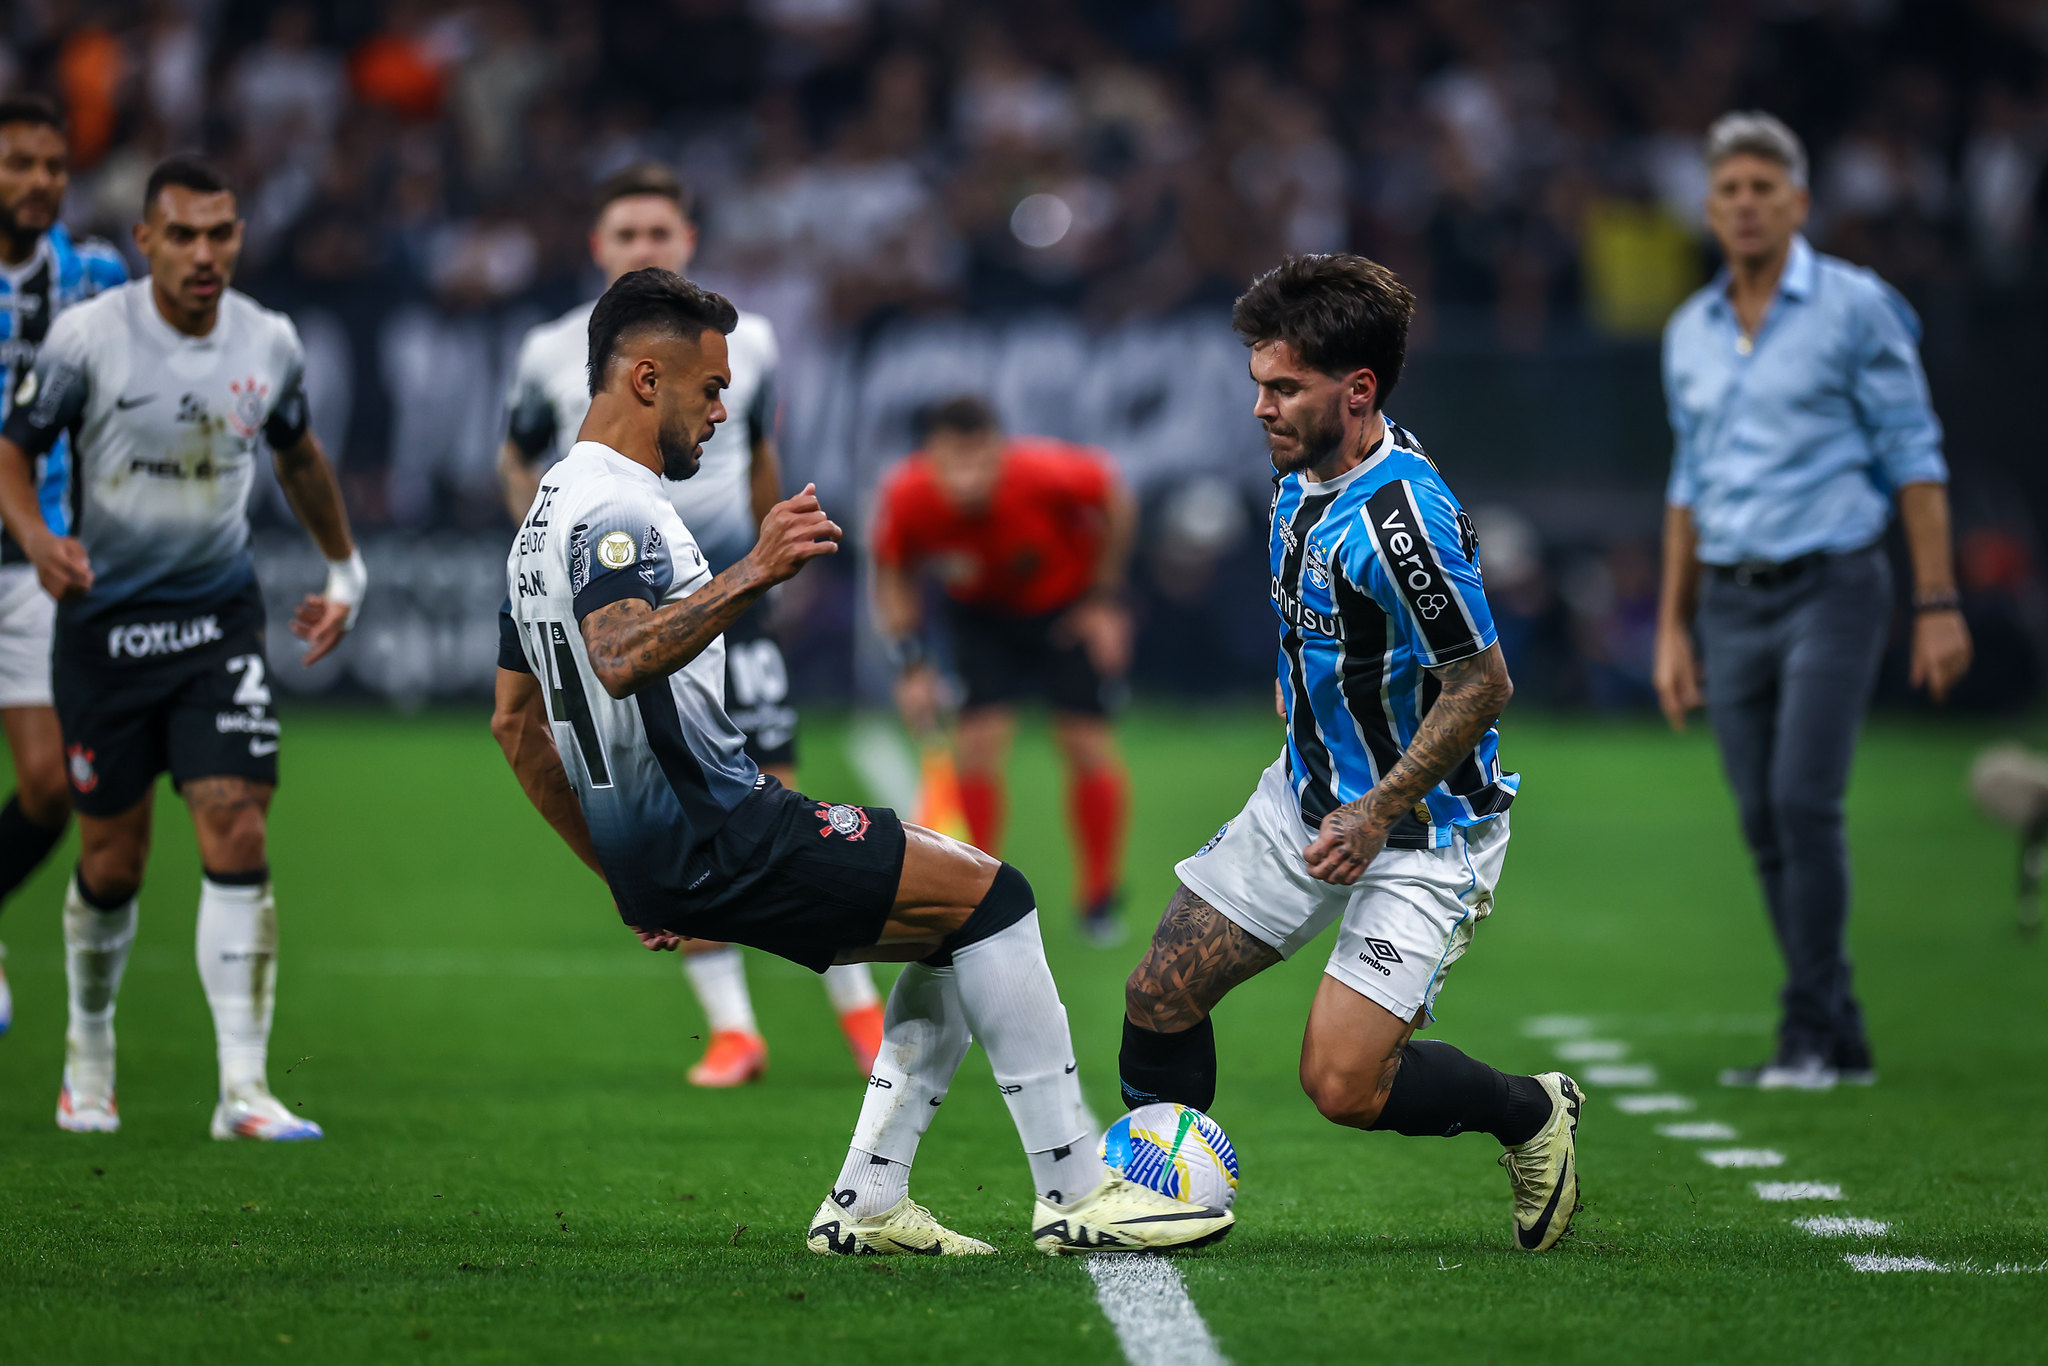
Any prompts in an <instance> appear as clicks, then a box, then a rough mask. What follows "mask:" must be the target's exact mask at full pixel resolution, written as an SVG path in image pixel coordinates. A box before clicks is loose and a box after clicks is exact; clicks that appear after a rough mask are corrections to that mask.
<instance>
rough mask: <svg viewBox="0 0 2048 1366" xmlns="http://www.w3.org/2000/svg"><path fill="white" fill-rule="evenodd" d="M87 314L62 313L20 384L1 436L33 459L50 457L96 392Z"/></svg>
mask: <svg viewBox="0 0 2048 1366" xmlns="http://www.w3.org/2000/svg"><path fill="white" fill-rule="evenodd" d="M82 313H83V310H79V309H71V310H67V311H66V312H63V313H59V314H58V315H57V321H56V322H54V323H52V324H51V325H50V335H49V336H47V337H45V338H44V339H43V344H42V346H41V348H40V349H39V350H37V352H36V363H35V365H34V366H33V367H32V368H30V369H29V370H28V372H27V373H25V374H24V375H23V376H22V377H21V381H20V383H19V384H17V385H16V386H15V389H14V394H13V406H12V411H10V412H9V413H8V414H7V424H6V426H5V427H0V436H5V437H6V438H7V439H8V440H9V441H12V442H13V443H14V444H15V445H17V446H19V447H21V448H22V450H24V451H26V452H27V453H28V454H29V455H30V456H31V457H34V456H38V455H46V454H48V453H49V450H50V448H51V447H52V446H54V445H56V444H57V438H58V437H59V436H62V435H63V434H64V433H65V432H67V431H72V430H75V429H76V428H77V426H78V423H79V421H80V419H81V418H83V417H84V415H85V402H86V399H87V398H89V397H90V396H91V394H92V366H91V355H92V350H91V346H90V339H89V338H88V337H87V336H86V334H85V324H84V322H83V320H82V316H81V315H82Z"/></svg>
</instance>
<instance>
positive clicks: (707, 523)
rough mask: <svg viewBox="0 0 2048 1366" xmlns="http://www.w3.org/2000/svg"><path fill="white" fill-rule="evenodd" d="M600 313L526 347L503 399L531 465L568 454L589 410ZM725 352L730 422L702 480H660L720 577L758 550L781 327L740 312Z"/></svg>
mask: <svg viewBox="0 0 2048 1366" xmlns="http://www.w3.org/2000/svg"><path fill="white" fill-rule="evenodd" d="M596 307H597V305H596V304H595V303H588V304H584V305H582V306H580V307H577V308H572V309H570V310H569V311H568V312H567V313H564V314H563V315H562V316H561V317H559V318H557V319H555V320H554V321H553V322H550V323H542V324H541V325H540V326H539V327H536V328H534V329H533V330H532V331H531V332H528V333H527V334H526V340H525V341H523V342H521V343H520V346H519V359H518V361H517V363H516V364H515V365H514V366H513V373H512V391H511V393H510V394H509V395H508V396H507V399H506V403H507V405H508V407H509V409H510V413H509V416H508V419H507V434H508V437H509V439H510V440H511V442H512V443H513V444H514V445H515V446H517V447H518V448H519V451H520V453H521V454H522V455H524V456H525V457H526V459H527V460H528V461H531V462H536V463H539V464H541V465H542V466H543V467H545V466H546V465H550V464H553V463H554V462H555V461H556V460H558V459H560V458H561V457H562V456H563V455H565V454H566V453H567V452H568V450H569V447H570V445H571V444H572V443H573V442H574V441H575V440H576V432H577V429H578V428H580V427H581V426H582V425H583V416H584V414H585V413H587V412H589V411H590V314H591V311H592V310H593V309H595V308H596ZM725 349H726V358H727V363H728V364H729V365H730V366H731V367H732V383H731V384H730V385H728V386H726V390H725V393H724V394H723V395H721V399H722V401H723V402H724V404H725V408H726V411H727V413H729V414H730V415H731V416H730V417H729V418H728V419H727V420H726V421H724V422H721V423H719V424H718V428H717V430H716V431H714V432H712V434H711V439H710V440H709V441H706V442H705V443H704V454H703V457H702V460H701V462H700V463H699V465H698V466H697V472H696V473H695V474H693V475H691V476H690V477H689V478H688V479H678V480H663V481H662V487H663V488H664V489H666V490H667V491H668V498H669V501H670V502H671V503H672V504H674V505H675V510H676V515H677V516H679V517H681V518H682V519H683V525H685V526H687V527H689V528H690V534H691V535H693V536H695V537H696V538H697V544H698V546H699V548H701V549H702V550H703V552H704V555H705V557H706V558H707V559H708V560H709V561H710V562H711V568H712V571H713V572H714V573H716V572H717V571H719V570H722V569H725V568H727V567H729V566H730V565H732V564H734V563H735V562H736V561H738V560H739V559H740V557H741V556H743V555H745V554H746V553H747V552H748V551H749V550H752V549H753V548H754V540H755V538H756V534H757V533H758V531H759V528H758V527H757V526H756V525H755V523H754V499H753V484H752V476H753V469H754V442H755V440H756V439H757V438H772V437H773V436H774V435H775V421H776V402H777V399H776V392H775V367H776V364H777V361H778V356H779V354H780V353H779V352H778V350H777V348H776V344H775V329H774V328H773V327H772V326H770V324H769V322H768V320H767V319H766V318H764V317H762V316H760V315H759V314H757V313H742V314H740V318H739V322H738V324H737V325H736V326H734V328H733V330H732V333H731V335H729V336H728V337H726V339H725Z"/></svg>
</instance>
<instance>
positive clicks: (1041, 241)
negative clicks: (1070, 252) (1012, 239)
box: [1010, 194, 1074, 251]
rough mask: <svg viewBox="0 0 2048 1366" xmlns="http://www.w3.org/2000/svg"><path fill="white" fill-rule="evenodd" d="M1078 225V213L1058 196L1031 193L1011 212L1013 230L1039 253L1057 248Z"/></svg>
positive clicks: (1021, 239)
mask: <svg viewBox="0 0 2048 1366" xmlns="http://www.w3.org/2000/svg"><path fill="white" fill-rule="evenodd" d="M1073 226H1074V210H1073V209H1072V208H1071V207H1069V205H1068V204H1067V201H1066V200H1064V199H1061V198H1060V197H1059V196H1058V195H1056V194H1028V195H1025V196H1024V198H1022V199H1020V200H1018V201H1017V207H1016V208H1015V209H1012V210H1011V211H1010V231H1011V232H1013V233H1015V234H1016V236H1017V240H1018V241H1019V242H1022V243H1023V244H1024V245H1025V246H1027V247H1030V248H1032V249H1034V250H1036V251H1043V250H1045V249H1046V248H1047V247H1050V246H1053V245H1055V244H1057V243H1058V242H1059V240H1060V239H1061V238H1063V237H1065V236H1066V235H1067V230H1068V229H1069V228H1071V227H1073Z"/></svg>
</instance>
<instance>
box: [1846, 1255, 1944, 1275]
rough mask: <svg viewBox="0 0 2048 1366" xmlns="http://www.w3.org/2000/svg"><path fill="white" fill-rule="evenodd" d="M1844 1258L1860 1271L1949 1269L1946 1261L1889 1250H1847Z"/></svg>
mask: <svg viewBox="0 0 2048 1366" xmlns="http://www.w3.org/2000/svg"><path fill="white" fill-rule="evenodd" d="M1842 1260H1843V1261H1845V1262H1847V1263H1848V1264H1849V1265H1850V1266H1852V1267H1854V1268H1855V1269H1856V1270H1858V1271H1941V1272H1946V1271H1947V1270H1948V1269H1949V1268H1948V1265H1947V1263H1945V1262H1933V1261H1929V1260H1928V1259H1927V1258H1925V1257H1894V1256H1892V1255H1891V1254H1890V1253H1888V1252H1845V1253H1843V1254H1842Z"/></svg>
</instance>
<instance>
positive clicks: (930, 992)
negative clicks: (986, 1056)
mask: <svg viewBox="0 0 2048 1366" xmlns="http://www.w3.org/2000/svg"><path fill="white" fill-rule="evenodd" d="M973 1041H974V1037H973V1035H972V1034H970V1033H969V1032H968V1029H967V1013H966V1011H964V1010H962V1009H961V1006H960V992H959V989H958V986H957V985H956V983H955V981H954V975H953V969H951V968H934V967H927V966H926V965H925V964H923V963H906V964H905V965H904V967H903V971H902V972H901V973H900V974H898V975H897V978H896V985H895V987H894V988H892V989H891V990H890V992H889V1005H888V1008H887V1009H886V1010H885V1011H884V1012H883V1015H882V1051H881V1053H880V1054H879V1055H878V1056H877V1057H876V1058H875V1070H874V1072H873V1073H872V1074H870V1076H869V1077H868V1094H867V1099H866V1100H864V1101H862V1102H861V1107H860V1121H859V1122H858V1123H856V1124H855V1125H854V1126H853V1146H852V1147H850V1148H849V1149H847V1152H846V1165H845V1166H843V1167H841V1168H840V1170H839V1180H838V1181H836V1182H835V1183H833V1187H832V1197H833V1199H834V1200H836V1201H838V1202H839V1205H840V1208H842V1209H844V1210H846V1212H847V1213H848V1214H850V1215H852V1216H853V1217H854V1218H856V1219H864V1218H867V1217H868V1216H869V1215H874V1214H880V1213H882V1212H883V1211H884V1210H887V1209H888V1208H889V1207H890V1206H891V1205H894V1204H895V1203H896V1202H897V1201H898V1200H901V1199H902V1198H903V1196H904V1195H905V1193H906V1192H908V1191H909V1189H910V1164H911V1162H912V1161H914V1160H915V1159H916V1157H917V1145H918V1143H919V1141H920V1140H922V1139H923V1138H924V1134H925V1130H927V1129H929V1128H931V1126H932V1118H933V1116H935V1115H937V1114H938V1112H939V1102H940V1101H942V1100H944V1099H945V1098H946V1090H947V1088H948V1087H950V1086H951V1085H952V1084H953V1074H954V1073H955V1072H958V1071H959V1070H960V1060H961V1059H962V1058H964V1057H966V1056H967V1045H968V1044H970V1043H972V1042H973ZM849 1191H850V1192H852V1199H851V1200H850V1201H849V1200H848V1198H847V1192H849Z"/></svg>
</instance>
